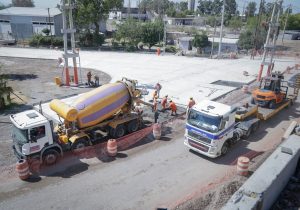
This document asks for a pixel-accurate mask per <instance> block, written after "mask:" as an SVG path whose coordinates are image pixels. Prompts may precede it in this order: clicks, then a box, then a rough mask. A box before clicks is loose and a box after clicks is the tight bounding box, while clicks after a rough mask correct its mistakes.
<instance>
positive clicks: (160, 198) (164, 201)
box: [0, 104, 299, 209]
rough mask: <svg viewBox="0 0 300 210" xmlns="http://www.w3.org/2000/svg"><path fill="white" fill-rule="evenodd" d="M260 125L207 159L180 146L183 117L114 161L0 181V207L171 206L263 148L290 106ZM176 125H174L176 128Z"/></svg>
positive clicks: (275, 139)
mask: <svg viewBox="0 0 300 210" xmlns="http://www.w3.org/2000/svg"><path fill="white" fill-rule="evenodd" d="M296 108H298V104H296V106H294V107H293V108H291V109H289V110H287V112H284V113H279V114H278V115H277V116H276V117H275V118H273V119H272V121H269V122H267V123H264V124H263V125H262V127H261V128H260V129H259V130H258V132H257V133H256V134H254V135H253V136H251V138H250V139H248V140H247V141H240V142H238V143H237V144H236V145H235V146H234V147H233V148H231V150H230V152H229V154H227V155H226V156H224V157H220V158H217V159H208V158H205V157H203V156H201V155H197V154H195V153H192V152H190V151H189V150H188V149H187V148H185V147H184V146H183V134H184V121H183V120H177V121H174V122H172V123H171V124H169V125H168V128H167V129H166V130H167V131H172V132H169V134H168V135H166V136H165V137H164V138H163V139H162V140H158V141H149V140H148V141H147V140H146V141H145V142H141V143H140V144H139V145H137V146H135V147H133V148H132V149H129V150H127V151H124V152H121V153H120V154H119V155H118V157H117V158H116V160H114V161H101V160H99V159H97V158H91V159H81V160H76V161H74V162H72V163H70V164H69V165H67V166H66V167H67V168H63V169H62V170H61V171H59V172H56V173H54V174H52V175H49V176H42V177H41V178H37V179H35V180H31V182H22V181H19V180H18V179H17V178H14V179H9V180H7V181H6V182H3V181H1V184H0V209H87V208H88V209H155V208H157V207H169V206H174V205H175V204H176V203H180V202H181V201H184V199H185V198H186V197H188V195H190V194H192V193H193V192H194V191H197V190H199V189H200V188H201V187H204V186H207V185H210V184H211V183H213V181H214V179H217V178H218V177H222V176H223V175H225V174H226V172H227V171H228V170H230V169H232V168H233V167H234V166H232V165H231V163H232V162H233V161H234V160H235V159H236V158H237V157H238V156H239V155H240V154H244V153H246V152H249V151H251V148H253V149H254V150H256V151H265V150H269V149H271V148H272V147H273V146H274V145H276V144H278V143H279V142H280V138H279V136H280V135H282V134H283V133H284V131H285V129H286V128H287V127H288V125H289V122H290V120H291V119H293V118H294V117H299V115H298V112H295V109H296ZM175 128H176V129H175Z"/></svg>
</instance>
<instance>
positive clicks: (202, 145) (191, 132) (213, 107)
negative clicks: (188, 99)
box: [184, 100, 236, 158]
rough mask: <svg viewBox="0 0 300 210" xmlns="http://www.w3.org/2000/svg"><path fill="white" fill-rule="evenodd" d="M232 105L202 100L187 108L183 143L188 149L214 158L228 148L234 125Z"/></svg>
mask: <svg viewBox="0 0 300 210" xmlns="http://www.w3.org/2000/svg"><path fill="white" fill-rule="evenodd" d="M235 110H236V109H234V108H233V107H231V106H228V105H225V104H221V103H218V102H214V101H209V100H204V101H202V102H200V103H199V104H197V105H195V106H193V107H192V108H191V109H189V111H188V114H187V122H186V130H185V140H184V144H185V145H186V146H187V147H189V148H190V149H192V150H194V151H196V152H198V153H201V154H204V155H206V156H208V157H211V158H215V157H218V156H220V155H222V154H225V153H226V152H227V150H228V146H229V145H228V142H227V140H228V139H230V138H232V137H233V135H234V133H233V131H234V126H235Z"/></svg>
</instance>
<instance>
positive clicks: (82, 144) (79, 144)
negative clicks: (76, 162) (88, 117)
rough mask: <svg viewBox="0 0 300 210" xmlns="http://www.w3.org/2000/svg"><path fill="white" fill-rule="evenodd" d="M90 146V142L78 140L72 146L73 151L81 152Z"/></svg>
mask: <svg viewBox="0 0 300 210" xmlns="http://www.w3.org/2000/svg"><path fill="white" fill-rule="evenodd" d="M87 145H88V140H87V139H78V140H77V141H75V142H74V143H73V144H72V147H71V150H73V151H74V150H79V149H83V148H85V147H86V146H87Z"/></svg>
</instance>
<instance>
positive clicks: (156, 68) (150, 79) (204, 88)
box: [0, 47, 295, 104]
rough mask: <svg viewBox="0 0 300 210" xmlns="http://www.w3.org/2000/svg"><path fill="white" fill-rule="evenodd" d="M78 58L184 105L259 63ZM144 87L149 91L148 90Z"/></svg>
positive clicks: (105, 55)
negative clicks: (155, 89)
mask: <svg viewBox="0 0 300 210" xmlns="http://www.w3.org/2000/svg"><path fill="white" fill-rule="evenodd" d="M0 56H11V57H26V58H40V59H57V58H58V57H62V51H58V50H47V49H26V48H5V47H2V48H0ZM80 60H81V66H82V67H85V68H93V69H96V70H101V71H104V72H106V73H108V74H109V75H111V77H112V81H115V80H120V79H121V78H122V77H128V78H132V79H136V80H138V81H139V83H140V84H147V85H148V86H149V87H151V86H152V87H153V86H154V85H155V84H156V83H157V82H160V84H161V85H162V90H161V96H163V95H166V94H168V95H169V96H171V98H173V99H174V101H175V100H176V101H175V102H176V103H179V104H186V103H187V101H188V99H189V97H191V96H192V97H194V99H195V100H196V102H199V101H201V100H203V99H215V98H218V97H220V96H222V95H224V94H226V93H228V92H230V91H232V90H233V89H235V88H236V87H230V86H222V85H212V84H211V83H213V82H215V81H218V80H224V81H232V82H240V83H245V84H246V83H249V82H250V81H253V80H254V79H255V78H256V75H257V73H258V70H259V66H260V62H261V60H260V58H257V59H256V60H250V59H249V58H242V59H233V60H229V59H228V60H215V59H207V58H197V57H193V58H190V57H181V56H175V55H164V56H157V55H155V54H143V53H122V52H101V51H80ZM53 62H57V61H53ZM294 64H295V62H294V61H293V60H287V59H276V61H275V68H274V71H284V70H285V69H286V67H287V66H289V65H290V66H293V65H294ZM58 69H59V68H58ZM58 69H53V71H57V75H58V76H60V75H61V72H60V69H59V70H58ZM244 71H246V72H248V74H249V76H245V75H244V74H243V72H244ZM264 73H266V69H265V70H264ZM71 74H72V72H71ZM85 77H86V76H85V75H83V81H86V78H85ZM50 79H52V78H49V80H50ZM148 90H149V91H150V93H151V92H152V90H151V89H148ZM148 97H150V96H148Z"/></svg>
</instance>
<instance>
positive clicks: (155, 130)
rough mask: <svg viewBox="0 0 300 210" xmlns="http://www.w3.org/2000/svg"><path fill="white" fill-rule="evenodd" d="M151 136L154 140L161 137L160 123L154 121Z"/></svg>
mask: <svg viewBox="0 0 300 210" xmlns="http://www.w3.org/2000/svg"><path fill="white" fill-rule="evenodd" d="M153 136H154V138H155V139H156V140H158V139H160V137H161V125H160V124H159V123H155V124H154V125H153Z"/></svg>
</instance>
